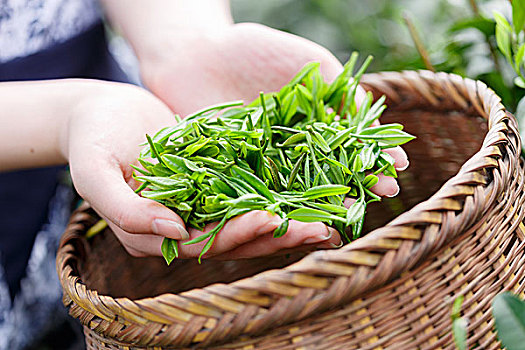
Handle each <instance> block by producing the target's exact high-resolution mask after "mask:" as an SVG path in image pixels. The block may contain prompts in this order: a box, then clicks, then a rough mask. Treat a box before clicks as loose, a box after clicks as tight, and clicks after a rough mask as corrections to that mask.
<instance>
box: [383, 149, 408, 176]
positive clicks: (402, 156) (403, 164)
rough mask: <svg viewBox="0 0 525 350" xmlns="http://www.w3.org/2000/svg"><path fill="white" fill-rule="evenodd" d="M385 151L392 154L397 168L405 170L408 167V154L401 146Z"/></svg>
mask: <svg viewBox="0 0 525 350" xmlns="http://www.w3.org/2000/svg"><path fill="white" fill-rule="evenodd" d="M383 152H385V153H388V154H390V155H391V156H392V158H394V160H395V163H394V166H395V168H396V170H399V171H403V170H405V169H406V168H408V165H409V162H408V155H407V154H406V152H405V151H404V150H403V149H402V148H401V147H400V146H397V147H394V148H388V149H385V150H383Z"/></svg>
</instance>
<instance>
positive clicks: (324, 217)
mask: <svg viewBox="0 0 525 350" xmlns="http://www.w3.org/2000/svg"><path fill="white" fill-rule="evenodd" d="M286 217H287V218H288V219H292V220H297V221H302V222H318V221H321V222H332V221H341V222H345V221H346V220H345V219H343V218H341V217H339V216H336V215H332V214H330V213H327V212H325V211H322V210H318V209H310V208H300V209H295V210H293V211H291V212H289V213H288V214H287V215H286Z"/></svg>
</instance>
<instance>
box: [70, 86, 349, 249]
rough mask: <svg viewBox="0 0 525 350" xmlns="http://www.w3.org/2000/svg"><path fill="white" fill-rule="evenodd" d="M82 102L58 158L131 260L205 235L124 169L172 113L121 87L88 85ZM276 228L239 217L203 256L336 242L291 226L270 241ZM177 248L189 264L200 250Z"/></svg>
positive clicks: (274, 219) (265, 218)
mask: <svg viewBox="0 0 525 350" xmlns="http://www.w3.org/2000/svg"><path fill="white" fill-rule="evenodd" d="M83 96H84V97H83V98H82V99H81V100H80V101H79V102H78V103H76V106H75V108H74V109H73V110H72V113H71V116H70V117H69V123H67V124H66V126H64V130H63V131H62V132H63V134H64V135H65V136H63V137H62V139H63V140H64V142H63V143H62V153H63V155H64V157H65V158H66V159H68V160H69V163H70V167H71V175H72V178H73V182H74V184H75V187H76V189H77V191H78V193H79V194H80V195H81V196H82V197H83V198H84V199H86V200H87V201H88V202H89V203H90V204H91V205H92V207H93V208H94V209H95V210H96V211H97V212H98V213H99V214H100V215H101V216H102V217H103V218H104V219H105V220H106V221H107V222H108V224H109V226H110V227H111V229H112V230H113V232H114V233H115V235H116V236H117V237H118V238H119V240H120V241H121V243H122V244H123V245H124V247H125V248H126V250H127V251H128V252H129V253H130V254H132V255H134V256H151V255H161V250H160V246H161V243H162V240H163V239H164V237H169V238H173V239H176V240H179V241H184V240H187V239H188V238H190V239H191V238H195V237H196V236H198V235H201V234H203V232H202V231H198V230H196V229H186V227H185V224H184V222H183V221H182V219H181V218H180V217H179V216H178V215H177V214H175V213H174V212H173V211H172V210H170V209H168V208H166V207H164V206H163V205H161V204H159V203H157V202H155V201H153V200H150V199H146V198H142V197H140V196H138V195H137V194H135V193H134V191H133V190H134V189H135V188H137V187H138V184H137V183H136V182H135V181H134V179H133V177H132V172H133V169H132V168H131V167H130V166H129V165H130V164H136V159H137V156H138V154H139V152H140V149H141V146H139V145H140V144H142V143H144V140H145V136H144V135H145V134H146V133H149V134H153V133H155V132H156V131H158V130H159V129H160V128H162V127H164V126H167V125H170V124H173V122H174V120H175V119H174V118H173V114H172V112H171V111H170V109H169V108H168V107H167V106H166V105H164V104H163V103H162V102H161V101H160V100H158V99H157V98H156V97H154V96H153V95H152V94H150V93H148V92H146V91H145V90H143V89H140V88H138V87H134V86H131V85H126V84H116V83H102V82H97V83H92V86H90V87H89V90H88V91H86V93H85V94H83ZM281 222H282V220H281V219H280V218H279V217H278V216H274V215H271V214H269V213H267V212H264V211H254V212H250V213H247V214H245V215H242V216H239V217H236V218H234V219H232V220H230V221H229V222H228V223H227V224H226V225H225V227H224V228H223V229H222V230H221V232H220V234H218V235H217V238H216V240H215V242H214V245H213V247H212V248H211V250H210V251H209V252H208V254H206V256H205V257H211V256H213V257H216V258H220V259H237V258H247V257H255V256H262V255H268V254H273V253H276V252H279V251H283V250H287V249H294V248H295V249H314V248H315V247H322V248H333V247H336V246H338V245H340V243H341V239H340V237H339V235H338V234H337V232H336V231H335V230H334V229H332V228H327V227H326V226H325V225H323V224H322V223H313V224H305V223H301V222H291V224H290V228H289V230H288V232H287V234H286V235H285V236H284V237H282V238H278V239H274V238H273V237H272V233H273V231H274V230H275V228H277V226H279V225H280V223H281ZM213 226H214V225H213V224H210V225H208V226H207V227H206V229H205V231H208V230H211V229H212V228H213ZM179 247H180V253H181V257H184V258H194V257H198V256H199V253H200V251H201V249H202V244H195V245H189V246H183V245H179Z"/></svg>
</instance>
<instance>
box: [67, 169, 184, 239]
mask: <svg viewBox="0 0 525 350" xmlns="http://www.w3.org/2000/svg"><path fill="white" fill-rule="evenodd" d="M90 168H91V166H90ZM96 169H98V171H97V176H96V177H94V176H93V171H91V170H88V169H83V168H82V167H80V168H79V167H75V166H74V164H71V176H72V178H73V183H74V184H75V187H76V188H77V191H78V193H79V194H80V195H81V196H82V197H83V198H84V199H85V200H87V201H88V202H89V203H90V204H91V205H92V206H93V208H94V209H95V210H96V211H97V212H99V214H101V215H103V216H105V217H106V218H108V219H109V220H110V221H111V222H113V223H114V224H115V225H117V226H118V227H120V228H121V229H122V230H124V231H126V232H129V233H137V234H156V235H160V236H165V237H169V238H173V239H177V240H181V239H182V240H184V239H188V238H189V234H188V231H186V228H185V224H184V221H183V220H182V219H181V218H180V216H178V215H177V214H175V213H174V212H173V211H172V210H170V209H168V208H167V207H165V206H164V205H162V204H160V203H157V202H155V201H153V200H150V199H146V198H142V197H140V196H139V195H137V194H136V193H135V192H134V191H133V190H132V189H131V188H130V187H129V186H128V184H127V183H126V181H125V179H124V176H123V174H122V172H121V171H120V169H118V170H117V169H113V168H109V169H108V168H107V165H106V167H105V168H104V166H103V165H100V164H99V167H97V168H96Z"/></svg>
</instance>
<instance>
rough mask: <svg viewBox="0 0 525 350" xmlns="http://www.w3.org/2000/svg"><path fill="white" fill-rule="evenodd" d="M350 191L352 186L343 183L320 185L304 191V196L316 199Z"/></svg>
mask: <svg viewBox="0 0 525 350" xmlns="http://www.w3.org/2000/svg"><path fill="white" fill-rule="evenodd" d="M349 191H350V187H348V186H343V185H320V186H316V187H312V188H310V189H308V190H307V191H306V192H304V193H303V197H304V198H307V199H316V198H321V197H328V196H338V195H341V194H346V193H348V192H349Z"/></svg>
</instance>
